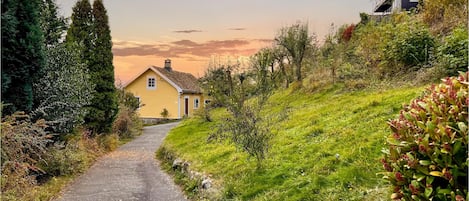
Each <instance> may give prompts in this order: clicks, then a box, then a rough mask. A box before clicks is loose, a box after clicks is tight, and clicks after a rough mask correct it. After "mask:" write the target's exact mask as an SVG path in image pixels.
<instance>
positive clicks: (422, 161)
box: [419, 160, 432, 166]
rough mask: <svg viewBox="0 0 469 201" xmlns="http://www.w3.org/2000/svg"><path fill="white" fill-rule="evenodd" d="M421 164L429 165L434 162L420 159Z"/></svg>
mask: <svg viewBox="0 0 469 201" xmlns="http://www.w3.org/2000/svg"><path fill="white" fill-rule="evenodd" d="M419 164H420V165H423V166H428V165H430V164H432V162H431V161H429V160H420V161H419Z"/></svg>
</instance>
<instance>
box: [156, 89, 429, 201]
mask: <svg viewBox="0 0 469 201" xmlns="http://www.w3.org/2000/svg"><path fill="white" fill-rule="evenodd" d="M422 91H423V88H422V87H406V88H399V89H389V90H379V89H374V90H365V91H358V92H346V91H344V90H343V89H342V87H339V86H334V87H330V88H328V89H327V90H323V91H322V92H317V93H314V94H310V93H304V92H292V91H291V90H283V91H279V92H277V93H275V94H274V95H273V96H272V97H271V98H270V100H269V102H268V103H267V105H266V106H265V109H264V111H263V115H265V116H276V117H277V118H273V119H278V120H279V121H277V122H272V123H271V131H272V135H273V138H272V141H271V147H270V149H269V153H268V156H267V159H265V160H264V161H263V166H262V168H261V169H258V168H257V164H256V160H255V159H254V158H249V157H248V156H247V154H246V153H243V152H241V151H240V150H237V149H236V148H235V147H234V145H232V144H230V143H228V142H226V141H225V142H208V141H207V138H208V136H209V135H210V133H211V132H213V130H214V129H215V127H216V123H217V122H220V121H221V119H223V116H224V115H225V111H224V110H223V109H218V110H215V111H213V112H212V115H213V119H215V122H204V121H203V120H202V119H200V118H192V119H188V120H185V121H184V122H182V123H181V124H180V125H179V126H178V127H176V128H175V129H173V130H172V131H171V132H170V134H169V135H168V136H167V137H166V140H165V142H164V143H163V146H164V148H165V149H166V150H170V151H171V152H173V153H174V154H175V155H177V156H178V157H180V158H182V159H184V160H188V161H190V162H191V167H190V168H191V169H193V170H196V171H199V172H203V173H205V174H207V175H211V177H212V178H213V179H214V180H215V181H216V183H217V184H219V185H220V186H221V189H222V193H221V195H222V196H223V197H222V199H239V200H339V199H342V200H388V199H389V195H388V189H387V184H386V183H385V182H384V181H383V180H382V179H381V178H380V176H377V173H378V172H382V171H383V170H382V168H381V164H380V162H379V159H380V158H381V157H382V153H381V149H382V148H383V147H384V145H385V144H384V143H385V136H386V135H388V134H389V132H390V131H389V129H388V127H387V123H386V122H387V120H389V119H392V118H395V117H396V116H397V115H398V113H399V110H400V109H401V107H402V104H404V103H408V102H409V101H410V100H411V99H413V98H415V97H417V96H418V95H420V94H421V92H422ZM336 154H338V155H340V157H339V158H338V159H336Z"/></svg>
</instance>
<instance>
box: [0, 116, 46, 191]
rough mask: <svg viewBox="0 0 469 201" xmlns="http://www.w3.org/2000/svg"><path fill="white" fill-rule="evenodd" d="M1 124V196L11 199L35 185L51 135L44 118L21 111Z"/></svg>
mask: <svg viewBox="0 0 469 201" xmlns="http://www.w3.org/2000/svg"><path fill="white" fill-rule="evenodd" d="M1 125H2V127H1V139H2V140H1V168H2V169H1V190H2V198H4V199H8V197H10V196H13V195H16V194H27V192H28V191H29V190H30V189H31V188H32V187H33V186H34V185H35V184H36V175H37V174H38V173H43V172H44V171H43V170H42V169H40V168H39V166H38V165H39V163H40V162H41V161H42V160H43V159H44V156H45V155H46V154H47V153H46V151H47V144H48V143H49V142H50V141H51V140H50V138H51V136H49V135H47V133H46V132H45V131H44V129H45V128H46V124H45V121H44V120H39V121H36V122H32V121H31V119H30V117H29V116H28V115H26V114H24V113H22V112H17V113H14V114H12V115H11V116H6V117H5V118H3V119H2V124H1ZM13 197H14V196H13Z"/></svg>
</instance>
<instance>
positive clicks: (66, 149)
mask: <svg viewBox="0 0 469 201" xmlns="http://www.w3.org/2000/svg"><path fill="white" fill-rule="evenodd" d="M48 153H49V154H48V156H47V157H45V159H44V162H42V163H41V168H42V169H43V170H44V171H45V172H46V173H47V174H48V175H49V176H62V175H73V174H76V173H81V172H83V171H84V170H85V169H86V167H87V165H88V160H87V155H86V152H85V151H84V150H81V149H80V148H79V146H78V143H76V142H73V143H68V144H65V143H64V142H58V143H55V144H54V146H51V147H50V148H49V149H48Z"/></svg>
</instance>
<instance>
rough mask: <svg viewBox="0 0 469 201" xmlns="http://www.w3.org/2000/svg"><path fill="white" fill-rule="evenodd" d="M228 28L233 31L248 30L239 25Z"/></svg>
mask: <svg viewBox="0 0 469 201" xmlns="http://www.w3.org/2000/svg"><path fill="white" fill-rule="evenodd" d="M228 30H231V31H244V30H246V28H242V27H237V28H229V29H228Z"/></svg>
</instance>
